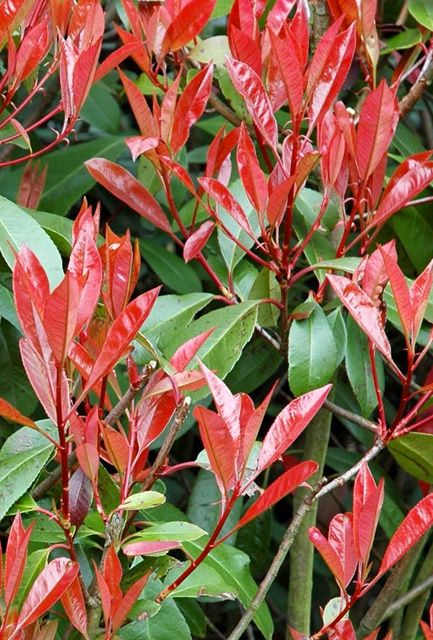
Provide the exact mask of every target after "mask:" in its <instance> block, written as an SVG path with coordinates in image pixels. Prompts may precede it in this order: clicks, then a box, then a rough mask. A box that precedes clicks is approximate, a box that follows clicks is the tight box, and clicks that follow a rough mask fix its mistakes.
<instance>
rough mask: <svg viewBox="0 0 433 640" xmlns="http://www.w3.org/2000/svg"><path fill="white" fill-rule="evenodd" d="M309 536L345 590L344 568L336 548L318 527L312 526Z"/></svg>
mask: <svg viewBox="0 0 433 640" xmlns="http://www.w3.org/2000/svg"><path fill="white" fill-rule="evenodd" d="M308 537H309V538H310V540H311V542H312V543H313V544H314V546H315V547H316V549H317V551H318V552H319V553H320V555H321V556H322V558H323V560H324V561H325V563H326V564H327V565H328V568H329V570H330V571H331V573H332V575H333V576H334V578H335V579H336V580H337V582H338V583H339V585H340V587H341V588H342V589H343V590H344V569H343V566H342V564H341V561H340V558H339V557H338V555H337V554H336V552H335V550H334V548H333V547H332V546H331V545H330V544H329V542H328V540H327V539H326V538H325V536H324V535H323V534H322V533H320V531H319V529H317V528H316V527H311V528H310V530H309V532H308Z"/></svg>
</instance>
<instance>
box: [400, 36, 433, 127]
mask: <svg viewBox="0 0 433 640" xmlns="http://www.w3.org/2000/svg"><path fill="white" fill-rule="evenodd" d="M432 80H433V47H432V46H430V49H429V51H428V53H427V55H426V58H425V61H424V65H423V67H422V69H421V72H420V74H419V76H418V78H417V80H416V82H415V83H414V84H413V85H412V87H411V89H410V91H409V93H408V94H407V95H406V96H405V97H404V98H403V99H402V100H401V101H400V102H399V105H398V106H399V109H400V118H404V117H405V116H406V115H407V114H408V113H409V111H410V110H411V109H412V107H413V106H414V105H415V103H416V102H418V100H419V99H420V98H421V97H422V95H423V93H424V91H425V90H426V89H427V87H428V86H429V85H430V84H431V82H432Z"/></svg>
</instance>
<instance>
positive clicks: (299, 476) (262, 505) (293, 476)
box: [236, 460, 319, 529]
mask: <svg viewBox="0 0 433 640" xmlns="http://www.w3.org/2000/svg"><path fill="white" fill-rule="evenodd" d="M318 467H319V466H318V464H317V462H314V461H312V460H308V461H306V462H301V463H300V464H297V465H296V466H294V467H292V468H291V469H289V470H288V471H286V472H285V473H283V474H282V475H281V476H279V477H278V478H277V479H276V480H274V482H272V483H271V484H270V485H269V487H267V488H266V489H265V491H264V492H263V493H262V494H261V495H260V496H259V497H258V498H257V500H256V501H255V503H254V504H253V505H252V506H251V507H250V508H249V509H247V510H246V512H245V513H244V515H243V516H242V518H241V519H240V520H239V522H238V524H237V525H236V529H239V528H240V527H244V526H245V525H246V524H247V523H248V522H251V520H254V518H257V517H258V516H259V515H261V514H262V513H263V512H264V511H266V510H267V509H270V508H271V507H273V506H274V504H276V503H277V502H279V501H280V500H282V499H283V498H285V497H286V496H287V495H288V494H289V493H292V491H294V490H295V489H297V487H299V485H300V484H302V483H303V482H305V481H306V480H307V479H308V478H309V477H310V476H312V475H313V473H315V472H316V471H317V469H318Z"/></svg>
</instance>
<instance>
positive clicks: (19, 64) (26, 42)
mask: <svg viewBox="0 0 433 640" xmlns="http://www.w3.org/2000/svg"><path fill="white" fill-rule="evenodd" d="M49 44H50V43H49V31H48V24H47V22H46V21H41V22H39V23H37V24H36V25H35V26H34V27H33V28H32V29H30V30H29V31H27V32H26V34H25V36H24V38H23V40H22V42H21V44H20V47H19V49H18V51H17V57H16V61H15V74H14V75H15V82H16V83H17V84H18V83H21V82H23V80H25V79H26V78H28V77H29V75H31V74H32V73H33V71H34V70H35V69H36V67H37V66H38V65H39V64H40V62H41V61H42V58H43V57H44V56H45V54H46V53H47V50H48V47H49Z"/></svg>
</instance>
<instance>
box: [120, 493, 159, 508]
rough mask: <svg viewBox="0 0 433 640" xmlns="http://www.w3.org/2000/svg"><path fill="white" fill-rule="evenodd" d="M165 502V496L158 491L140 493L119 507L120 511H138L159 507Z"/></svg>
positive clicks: (133, 495) (128, 498) (134, 494)
mask: <svg viewBox="0 0 433 640" xmlns="http://www.w3.org/2000/svg"><path fill="white" fill-rule="evenodd" d="M164 502H165V495H163V494H162V493H159V492H158V491H140V492H139V493H133V494H132V496H128V497H127V498H126V500H124V501H123V502H122V504H121V505H119V509H125V511H137V510H138V509H150V508H152V507H157V506H158V505H160V504H163V503H164Z"/></svg>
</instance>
